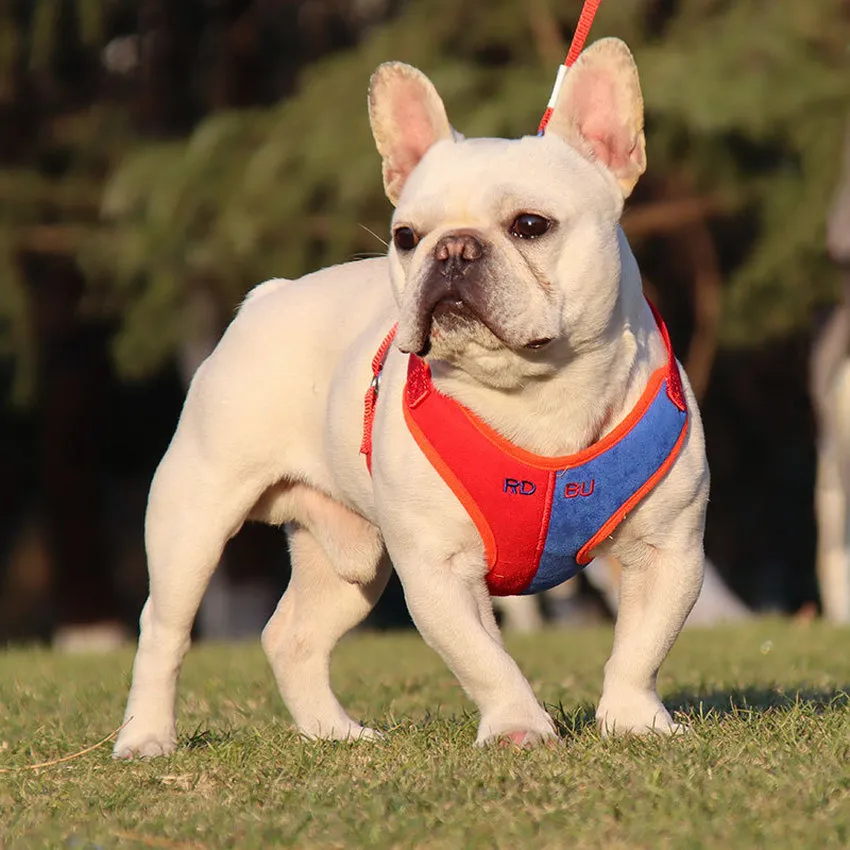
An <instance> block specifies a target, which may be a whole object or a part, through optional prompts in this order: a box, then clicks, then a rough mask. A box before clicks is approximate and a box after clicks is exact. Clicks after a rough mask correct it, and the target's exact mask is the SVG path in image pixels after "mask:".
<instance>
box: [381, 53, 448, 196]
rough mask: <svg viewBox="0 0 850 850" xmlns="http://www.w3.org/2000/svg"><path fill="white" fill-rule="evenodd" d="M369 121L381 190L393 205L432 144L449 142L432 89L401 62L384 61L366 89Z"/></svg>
mask: <svg viewBox="0 0 850 850" xmlns="http://www.w3.org/2000/svg"><path fill="white" fill-rule="evenodd" d="M369 121H370V123H371V124H372V136H373V137H374V139H375V145H376V146H377V148H378V153H379V154H380V155H381V157H382V158H383V161H384V163H383V171H384V191H385V192H386V193H387V197H388V198H389V199H390V201H391V202H392V203H393V205H395V204H396V203H397V202H398V198H399V195H401V190H402V188H403V187H404V183H405V181H406V180H407V178H408V177H409V176H410V172H411V171H413V169H414V168H415V167H416V166H417V165H418V164H419V160H420V159H422V157H423V156H425V153H426V152H427V151H428V149H429V148H430V147H431V145H433V144H435V143H436V142H439V141H440V140H442V139H451V138H453V133H452V128H451V125H450V124H449V119H448V118H447V117H446V109H445V107H444V106H443V101H442V100H441V99H440V95H439V94H437V90H436V89H435V88H434V84H433V83H432V82H431V81H430V80H429V79H428V78H427V77H426V76H425V75H424V74H423V73H422V72H421V71H419V70H418V69H416V68H414V67H413V66H411V65H405V64H404V63H403V62H385V63H384V64H383V65H380V66H379V67H378V69H377V70H376V71H375V73H374V74H372V80H371V82H370V84H369Z"/></svg>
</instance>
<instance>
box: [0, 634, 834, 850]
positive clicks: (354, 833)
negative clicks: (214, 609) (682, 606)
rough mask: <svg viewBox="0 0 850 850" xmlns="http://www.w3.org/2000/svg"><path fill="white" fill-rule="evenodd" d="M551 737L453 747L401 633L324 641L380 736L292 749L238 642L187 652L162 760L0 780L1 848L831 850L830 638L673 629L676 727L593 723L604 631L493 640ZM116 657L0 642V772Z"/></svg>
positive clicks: (460, 721)
mask: <svg viewBox="0 0 850 850" xmlns="http://www.w3.org/2000/svg"><path fill="white" fill-rule="evenodd" d="M508 643H509V646H510V648H511V651H512V652H513V654H514V655H515V657H516V658H517V659H518V661H519V663H520V665H521V666H522V668H523V670H524V671H525V672H526V674H527V675H528V677H529V680H530V681H531V682H532V684H533V685H534V687H535V689H536V691H537V693H538V694H539V695H540V697H541V699H543V700H544V701H545V703H546V705H547V708H548V709H549V710H550V712H551V713H552V715H553V717H554V718H555V720H556V723H557V724H558V727H559V730H560V732H561V735H562V744H561V745H560V746H557V747H553V748H543V749H540V750H537V751H532V752H518V751H515V750H510V749H499V748H490V749H487V750H479V749H477V748H475V747H474V746H473V743H474V739H475V729H476V723H477V717H476V715H475V712H474V708H473V706H472V705H471V704H470V703H469V702H468V701H467V699H466V698H465V696H464V695H463V693H462V691H461V690H460V688H459V687H458V685H457V684H456V682H455V680H454V679H453V677H452V676H451V674H450V673H449V672H448V671H447V670H446V668H445V667H444V665H443V664H442V662H441V661H440V659H439V658H437V656H436V655H434V654H433V653H432V652H431V651H430V650H429V649H428V648H427V647H426V646H425V645H424V644H423V643H422V641H421V640H420V638H419V637H418V636H417V635H416V634H414V633H400V634H362V635H357V636H354V637H352V638H350V639H348V640H346V641H345V642H343V644H342V645H341V646H340V648H339V651H338V653H337V657H336V659H335V665H334V679H335V682H336V687H337V690H338V693H339V695H340V698H341V700H342V701H343V702H344V703H345V704H346V706H348V707H349V708H350V710H351V711H352V713H353V714H354V715H355V716H357V717H359V718H362V719H365V720H366V721H367V722H368V723H370V724H374V725H376V726H377V727H378V728H380V729H382V730H384V731H385V733H386V737H385V738H384V740H382V741H378V742H371V743H354V744H339V743H326V742H305V741H302V740H300V739H299V737H298V736H297V735H296V734H295V733H294V732H293V730H292V728H291V726H290V724H289V720H288V717H287V716H286V713H285V710H284V709H283V707H282V704H281V701H280V697H279V696H278V694H277V692H276V690H275V687H274V682H273V679H272V676H271V672H270V671H269V669H268V667H267V665H266V664H265V661H264V659H263V657H262V653H261V651H260V649H259V646H258V645H257V644H256V643H247V644H236V645H200V646H198V647H197V648H196V649H193V650H192V652H191V653H190V655H189V657H188V658H187V661H186V664H185V668H184V675H183V681H182V685H181V691H180V714H179V730H180V746H179V748H178V751H177V753H175V755H174V756H172V757H169V758H166V759H159V760H154V761H151V762H133V763H130V764H116V763H114V762H113V761H112V759H111V757H110V753H109V747H108V745H105V746H103V747H101V748H99V749H97V750H95V751H93V752H91V753H88V754H87V755H85V756H82V757H80V758H79V759H76V760H73V761H69V762H66V763H62V764H56V765H53V766H51V767H49V768H44V769H40V770H35V771H31V770H17V771H13V772H10V773H5V774H0V846H3V842H5V846H8V847H10V848H11V847H26V848H34V847H51V848H52V847H58V846H63V847H75V848H94V847H140V848H141V847H151V846H159V847H171V848H177V847H184V848H189V847H210V848H212V847H234V848H243V847H248V848H250V847H269V846H298V847H362V846H369V847H399V846H400V847H421V846H428V847H437V848H440V847H446V848H449V847H524V846H534V847H535V848H541V847H565V846H571V847H606V848H608V847H615V848H616V847H647V848H649V847H666V846H669V847H683V846H687V847H721V846H723V847H754V846H766V845H768V844H769V845H770V846H771V847H805V846H808V847H815V846H816V847H843V846H847V845H848V843H850V768H849V767H848V765H850V698H848V689H850V687H849V686H850V653H848V651H847V650H848V647H850V632H848V631H847V630H846V629H845V630H840V629H835V628H830V627H827V626H825V625H820V624H816V625H814V626H811V627H800V626H797V625H794V624H790V623H785V622H780V621H773V620H769V621H764V622H759V623H756V624H754V625H749V626H746V627H738V628H729V629H723V630H715V631H697V630H693V631H688V632H685V633H684V634H683V635H682V637H681V638H680V641H679V643H678V644H677V645H676V647H675V648H674V650H673V652H672V654H671V657H670V659H669V661H668V663H667V665H666V666H665V668H664V669H663V670H662V676H661V680H660V683H659V686H660V689H661V693H662V697H663V698H664V700H665V702H666V703H667V705H668V706H669V707H670V708H671V710H672V711H673V712H674V714H676V716H677V719H679V720H684V721H685V722H686V723H688V725H689V726H690V732H689V733H688V734H686V735H684V736H680V737H678V738H677V739H675V740H665V739H660V738H654V737H649V738H642V739H639V738H625V739H616V740H604V739H602V738H601V736H600V735H599V733H598V731H597V730H596V728H595V725H594V724H593V709H594V704H595V700H596V698H597V696H598V692H599V689H600V686H601V676H602V666H603V664H604V662H605V659H606V657H607V653H608V651H609V649H610V643H611V633H610V631H609V630H608V629H602V628H597V629H575V630H560V631H554V630H553V631H547V632H545V633H543V634H541V635H537V636H534V637H522V638H512V639H510V640H509V641H508ZM131 661H132V654H131V653H129V652H122V653H116V654H114V655H109V656H105V657H96V658H95V657H90V658H83V657H70V658H69V657H60V656H57V655H55V654H52V653H50V652H47V651H44V650H35V649H32V650H26V649H21V650H12V651H8V652H6V653H4V654H2V655H0V718H2V725H0V768H5V769H8V768H22V767H25V766H26V765H29V764H33V763H36V762H42V761H49V760H52V759H56V758H60V757H62V756H65V755H67V754H69V753H73V752H76V751H78V750H81V749H82V748H83V747H85V746H87V745H88V744H92V743H95V742H96V741H97V740H99V739H100V738H103V737H104V735H106V734H108V733H109V732H110V731H111V730H112V729H114V728H115V727H116V726H117V724H118V723H119V722H120V718H121V714H122V711H123V701H124V698H125V697H126V689H127V685H128V680H129V670H130V664H131Z"/></svg>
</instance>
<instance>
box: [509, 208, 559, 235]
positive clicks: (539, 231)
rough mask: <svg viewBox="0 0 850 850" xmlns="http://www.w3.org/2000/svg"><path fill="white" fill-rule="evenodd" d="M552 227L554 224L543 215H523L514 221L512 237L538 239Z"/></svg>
mask: <svg viewBox="0 0 850 850" xmlns="http://www.w3.org/2000/svg"><path fill="white" fill-rule="evenodd" d="M551 226H552V222H551V221H549V219H548V218H543V216H542V215H535V214H534V213H522V214H521V215H518V216H517V217H516V218H515V219H514V222H513V224H512V225H511V236H518V237H519V238H520V239H536V238H537V237H538V236H542V235H543V234H544V233H545V232H546V231H547V230H548V229H549V228H550V227H551Z"/></svg>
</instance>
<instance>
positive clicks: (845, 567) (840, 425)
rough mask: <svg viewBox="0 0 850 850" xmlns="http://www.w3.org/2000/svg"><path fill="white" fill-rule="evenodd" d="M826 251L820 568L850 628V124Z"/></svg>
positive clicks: (818, 400) (823, 590) (815, 387)
mask: <svg viewBox="0 0 850 850" xmlns="http://www.w3.org/2000/svg"><path fill="white" fill-rule="evenodd" d="M826 247H827V252H828V253H829V256H830V258H831V259H832V261H833V262H834V263H835V265H836V266H837V268H838V269H839V271H840V274H841V281H842V284H841V298H840V299H839V302H838V304H837V305H836V306H835V309H834V310H833V311H832V313H831V315H830V316H829V318H828V319H827V321H826V322H825V323H824V325H823V326H822V327H821V328H820V329H819V332H818V333H816V335H815V338H814V341H813V345H812V353H811V362H810V379H809V386H810V388H811V395H812V406H813V408H814V412H815V420H816V422H817V439H816V449H817V474H816V477H815V517H816V519H817V528H818V547H817V560H816V565H817V577H818V586H819V589H820V597H821V606H822V609H823V613H824V616H825V617H826V618H827V619H828V620H831V621H832V622H835V623H850V125H848V130H847V132H846V134H845V139H844V151H843V167H842V174H841V177H840V179H839V182H838V186H837V188H836V191H835V197H834V198H833V201H832V205H831V209H830V211H829V217H828V219H827V233H826Z"/></svg>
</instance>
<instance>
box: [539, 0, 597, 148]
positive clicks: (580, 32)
mask: <svg viewBox="0 0 850 850" xmlns="http://www.w3.org/2000/svg"><path fill="white" fill-rule="evenodd" d="M601 2H602V0H584V6H582V9H581V15H580V16H579V19H578V24H576V31H575V32H574V33H573V40H572V41H571V42H570V50H569V52H568V53H567V58H566V59H565V60H564V64H563V65H561V67H560V68H558V75H557V76H556V77H555V85H554V86H553V88H552V95H551V96H550V98H549V103H547V104H546V111H545V112H544V113H543V117H542V118H541V119H540V125H539V126H538V128H537V135H538V136H542V135H543V134H544V133H545V132H546V125H547V124H548V123H549V119H550V118H551V117H552V112H553V111H554V109H555V104H556V103H557V102H558V93H559V92H560V91H561V86H562V85H563V83H564V77H566V75H567V71H568V70H569V68H570V66H571V65H572V64H573V63H574V62H575V61H576V59H578V57H579V54H580V53H581V51H582V50H583V49H584V43H585V42H586V41H587V36H588V35H589V34H590V28H591V27H592V26H593V19H594V18H595V17H596V11H597V10H598V9H599V4H600V3H601Z"/></svg>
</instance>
